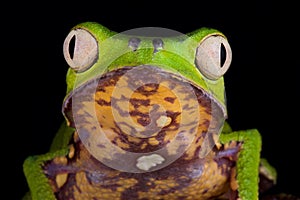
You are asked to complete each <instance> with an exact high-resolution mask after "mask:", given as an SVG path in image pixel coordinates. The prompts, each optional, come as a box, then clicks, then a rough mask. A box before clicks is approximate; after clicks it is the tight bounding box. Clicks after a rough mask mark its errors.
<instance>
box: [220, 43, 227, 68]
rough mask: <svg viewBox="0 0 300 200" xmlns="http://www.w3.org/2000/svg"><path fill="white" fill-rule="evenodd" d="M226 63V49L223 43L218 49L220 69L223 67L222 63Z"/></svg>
mask: <svg viewBox="0 0 300 200" xmlns="http://www.w3.org/2000/svg"><path fill="white" fill-rule="evenodd" d="M225 61H226V48H225V46H224V44H223V43H221V47H220V64H221V66H220V67H223V65H224V63H225Z"/></svg>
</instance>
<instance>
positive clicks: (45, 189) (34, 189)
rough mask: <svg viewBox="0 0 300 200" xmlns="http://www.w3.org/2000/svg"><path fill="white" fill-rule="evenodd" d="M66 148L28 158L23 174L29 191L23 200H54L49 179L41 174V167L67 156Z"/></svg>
mask: <svg viewBox="0 0 300 200" xmlns="http://www.w3.org/2000/svg"><path fill="white" fill-rule="evenodd" d="M68 152H69V149H68V148H65V149H61V150H58V151H56V152H50V153H47V154H44V155H39V156H31V157H28V158H27V159H26V160H25V162H24V164H23V167H24V173H25V176H26V179H27V182H28V186H29V189H30V195H29V194H27V195H26V196H25V197H24V199H32V200H38V199H44V200H55V199H56V198H55V195H54V193H53V189H52V187H51V185H50V183H49V179H48V178H47V177H46V175H45V173H44V172H43V165H44V164H45V163H47V162H48V161H51V160H53V159H59V158H60V157H63V156H65V155H67V154H68Z"/></svg>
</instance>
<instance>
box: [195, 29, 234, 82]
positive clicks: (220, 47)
mask: <svg viewBox="0 0 300 200" xmlns="http://www.w3.org/2000/svg"><path fill="white" fill-rule="evenodd" d="M231 58H232V53H231V48H230V46H229V44H228V41H227V40H226V39H225V38H224V37H222V36H220V35H211V36H209V37H207V38H205V39H204V40H203V41H202V42H201V43H200V44H199V46H198V47H197V51H196V60H195V63H196V65H197V67H198V69H199V70H200V72H201V73H202V74H204V76H205V77H206V78H208V79H211V80H217V79H219V78H220V77H221V76H223V75H224V74H225V72H226V71H227V70H228V68H229V66H230V63H231Z"/></svg>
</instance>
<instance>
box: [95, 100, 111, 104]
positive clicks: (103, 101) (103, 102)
mask: <svg viewBox="0 0 300 200" xmlns="http://www.w3.org/2000/svg"><path fill="white" fill-rule="evenodd" d="M96 102H97V103H98V104H99V105H100V106H111V102H110V101H109V102H107V101H105V100H104V99H99V100H96Z"/></svg>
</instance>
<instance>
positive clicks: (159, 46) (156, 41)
mask: <svg viewBox="0 0 300 200" xmlns="http://www.w3.org/2000/svg"><path fill="white" fill-rule="evenodd" d="M152 44H153V47H154V53H156V52H157V51H159V50H160V49H162V48H163V46H164V42H163V41H162V39H160V38H156V39H153V40H152Z"/></svg>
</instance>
